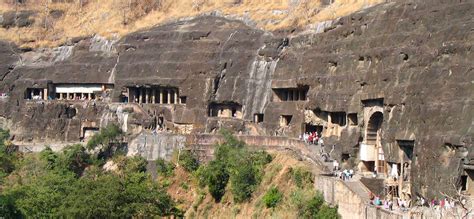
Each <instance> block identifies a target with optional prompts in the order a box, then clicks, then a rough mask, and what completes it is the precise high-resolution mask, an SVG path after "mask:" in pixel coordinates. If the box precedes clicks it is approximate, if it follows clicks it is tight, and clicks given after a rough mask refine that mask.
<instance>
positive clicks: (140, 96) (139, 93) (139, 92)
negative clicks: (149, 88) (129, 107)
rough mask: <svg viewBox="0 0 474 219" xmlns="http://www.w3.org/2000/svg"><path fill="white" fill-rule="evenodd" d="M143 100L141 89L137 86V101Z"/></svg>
mask: <svg viewBox="0 0 474 219" xmlns="http://www.w3.org/2000/svg"><path fill="white" fill-rule="evenodd" d="M142 100H143V89H142V88H138V103H142Z"/></svg>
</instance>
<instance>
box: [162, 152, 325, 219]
mask: <svg viewBox="0 0 474 219" xmlns="http://www.w3.org/2000/svg"><path fill="white" fill-rule="evenodd" d="M313 168H314V167H313ZM317 171H318V170H315V169H312V167H311V165H310V164H308V163H305V162H303V161H299V160H298V159H297V157H295V156H293V155H292V154H291V153H282V152H277V153H273V160H272V162H270V163H269V164H268V165H267V166H266V167H265V169H264V175H263V177H262V182H261V183H260V185H258V187H257V188H256V189H255V192H254V193H253V196H252V198H251V199H250V200H249V201H246V202H243V203H236V202H235V201H234V200H233V196H232V193H231V192H230V191H228V192H226V193H225V195H224V196H223V197H222V200H221V201H220V202H218V203H216V202H215V200H214V199H213V198H212V196H211V195H210V194H208V193H207V191H206V189H205V188H200V187H199V186H198V183H197V182H196V181H195V180H194V177H193V176H192V174H189V173H188V172H186V171H185V170H183V168H177V169H175V171H174V175H173V177H171V178H163V179H162V181H163V180H164V181H168V182H169V183H170V186H169V187H168V194H170V195H171V196H172V197H173V199H174V200H177V201H178V203H180V205H181V206H180V208H181V209H182V210H183V211H185V212H186V213H185V216H186V217H189V218H222V217H223V216H225V217H234V218H273V217H277V218H295V216H296V215H299V216H303V215H304V214H305V210H306V209H305V207H304V205H305V203H306V202H309V201H310V200H311V199H312V198H314V197H315V196H316V191H315V190H314V188H313V184H312V180H313V176H314V175H313V174H314V173H316V172H317ZM229 187H230V186H228V188H227V190H229ZM274 187H275V188H277V190H278V191H279V192H281V194H282V195H283V196H282V199H281V200H280V202H278V204H277V206H276V207H274V208H268V207H266V205H265V200H264V199H265V194H266V193H267V191H269V190H271V189H272V188H274Z"/></svg>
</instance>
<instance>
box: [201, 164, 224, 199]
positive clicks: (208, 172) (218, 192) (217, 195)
mask: <svg viewBox="0 0 474 219" xmlns="http://www.w3.org/2000/svg"><path fill="white" fill-rule="evenodd" d="M198 178H199V180H200V184H201V185H207V187H208V189H209V193H210V194H211V196H212V197H213V198H214V200H215V201H216V202H219V201H220V200H221V198H222V196H224V194H225V188H226V186H227V182H228V181H229V173H228V172H227V169H226V165H225V164H224V163H222V162H219V161H216V160H213V161H211V162H209V164H208V165H207V166H206V167H205V168H202V169H200V170H199V171H198Z"/></svg>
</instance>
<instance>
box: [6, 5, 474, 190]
mask: <svg viewBox="0 0 474 219" xmlns="http://www.w3.org/2000/svg"><path fill="white" fill-rule="evenodd" d="M473 10H474V4H473V3H472V2H450V3H442V2H392V3H386V4H382V5H378V6H376V7H373V8H369V9H366V10H365V11H361V12H358V13H355V14H353V15H351V16H348V17H343V18H340V19H337V20H334V21H327V22H323V23H321V24H315V25H314V27H313V28H311V29H309V30H307V31H305V32H301V33H291V32H289V33H286V32H284V31H282V32H278V33H277V32H276V33H269V32H264V31H262V30H259V29H255V28H253V27H249V26H247V25H245V24H244V23H242V22H240V21H234V20H228V19H225V18H221V17H214V16H203V17H197V18H193V19H188V20H182V21H177V22H172V23H169V24H166V25H162V26H157V27H154V28H151V29H148V30H143V31H139V32H136V33H133V34H130V35H128V36H126V37H124V38H122V39H118V40H117V41H108V40H105V39H103V38H100V37H98V36H96V37H91V38H85V39H75V40H72V41H71V43H70V44H68V45H64V46H63V47H61V48H57V49H49V50H34V51H28V52H18V53H21V54H20V56H15V52H14V51H16V49H11V48H10V46H9V44H8V43H5V42H3V43H0V52H1V54H2V55H0V59H2V61H3V62H1V66H0V68H3V69H4V70H5V71H0V73H2V74H3V75H2V78H3V79H2V80H1V82H0V91H1V92H5V93H8V95H9V97H8V99H7V100H2V101H0V116H2V117H5V118H8V120H10V121H11V123H12V124H14V125H13V126H12V127H11V129H12V132H13V133H15V139H16V140H17V141H19V142H30V141H38V142H41V141H47V140H50V141H79V139H80V138H81V133H82V132H83V129H82V128H83V127H86V126H87V124H85V122H84V121H86V120H87V121H89V120H90V121H95V123H96V125H90V126H91V127H102V125H103V124H100V121H101V120H103V119H104V118H108V119H106V120H107V121H116V122H118V121H119V120H120V119H119V118H122V119H121V120H120V123H121V124H122V126H123V125H125V126H129V127H131V130H133V131H131V132H134V134H137V133H138V132H139V131H141V129H142V128H147V127H148V128H150V127H151V128H154V127H155V126H156V124H157V123H160V122H158V121H160V120H161V119H163V120H164V121H163V124H164V126H165V127H166V129H169V130H170V131H177V132H178V131H180V132H181V131H183V130H184V131H183V132H188V131H189V130H188V129H191V131H189V132H192V133H203V132H212V131H214V130H216V129H217V128H219V127H229V128H231V129H234V130H237V131H239V132H240V133H241V134H248V133H258V134H261V135H280V136H288V137H297V136H298V135H299V134H301V133H302V132H303V131H305V129H306V127H305V123H307V124H308V125H311V127H310V128H321V129H322V130H323V137H324V139H325V144H326V145H333V144H335V148H334V149H335V151H334V154H336V157H337V158H342V157H347V156H349V157H351V156H352V157H357V156H358V155H357V154H358V153H359V150H360V147H361V146H360V145H361V143H364V142H367V141H368V138H369V137H370V135H372V134H374V133H378V135H377V137H376V139H378V140H377V141H378V142H379V143H380V145H382V148H383V151H384V157H385V161H387V162H388V164H387V165H389V164H391V163H399V162H400V161H399V156H400V154H401V153H402V151H401V149H400V148H401V146H400V144H401V143H400V142H411V143H412V144H413V156H412V159H411V163H412V167H411V170H410V171H411V172H410V174H411V181H412V194H414V195H415V194H423V195H426V196H429V197H434V196H438V195H439V191H447V190H449V189H450V188H451V187H452V186H451V184H456V183H457V182H456V181H457V180H458V179H459V175H460V173H461V171H462V164H463V162H464V163H469V160H470V159H473V160H474V152H473V151H472V150H474V149H473V147H472V139H473V135H474V130H473V123H472V118H473V117H474V108H473V107H472V106H473V99H472V98H473V94H474V90H473V87H474V86H473V81H474V73H473V69H474V68H473V63H472V60H473V58H474V56H473V54H472V52H471V49H472V46H473V42H474V34H473V32H472V29H473V28H474V23H472V15H471V13H470V12H472V11H473ZM20 57H21V59H20ZM19 60H21V61H19ZM2 66H3V67H2ZM3 72H5V73H3ZM84 83H97V84H107V85H113V86H114V90H113V92H112V93H111V102H114V103H113V104H116V105H119V106H121V107H127V106H125V105H128V107H131V108H133V110H131V111H128V110H126V111H127V112H130V113H129V114H127V119H125V120H124V119H123V116H117V115H123V111H118V110H115V108H113V107H110V106H108V105H110V104H112V103H110V102H104V103H100V104H98V105H96V106H92V105H88V104H84V103H80V104H79V103H70V102H67V101H66V102H61V101H55V100H51V101H46V102H44V103H41V102H31V101H25V100H24V97H25V91H26V89H27V88H31V87H33V88H35V86H36V87H45V86H48V84H84ZM137 86H138V87H151V86H161V87H173V88H177V89H179V96H180V98H181V97H184V100H185V103H182V102H180V104H151V103H150V104H124V103H117V102H121V101H122V100H123V97H124V92H126V91H127V88H134V87H137ZM296 91H297V92H296ZM281 92H282V93H281ZM290 93H291V95H292V97H291V98H290V97H289V94H290ZM280 94H281V95H283V96H281V97H280V96H279V95H280ZM306 94H307V95H306ZM280 98H283V99H285V98H287V99H288V100H292V101H285V100H286V99H285V100H283V101H280V100H279V99H280ZM295 100H296V101H295ZM72 102H74V101H72ZM71 104H72V105H74V108H75V109H77V112H76V116H73V117H72V118H69V117H68V116H67V115H68V114H67V113H65V110H66V109H67V108H68V107H71V106H70V105H71ZM77 104H79V105H81V104H82V105H83V107H78V106H77V107H76V106H75V105H77ZM214 106H219V107H224V108H225V107H226V106H228V107H229V109H225V110H228V111H230V112H229V113H228V114H229V115H230V117H229V118H221V117H219V116H217V115H221V114H219V113H216V115H214V114H213V112H214V111H213V110H216V111H219V110H222V109H212V107H214ZM94 107H95V108H94ZM232 107H234V108H235V109H234V108H232ZM234 111H235V112H234ZM224 114H225V113H224ZM256 114H257V115H256ZM233 115H236V116H233ZM376 116H380V118H381V119H380V121H381V123H377V122H374V121H373V120H371V118H372V119H374V118H375V117H376ZM101 118H102V119H101ZM255 118H258V119H257V120H256V121H255V122H254V119H255ZM260 120H261V121H260ZM124 121H125V123H124ZM380 121H379V122H380ZM163 124H160V125H163ZM81 127H82V128H81ZM87 127H88V126H87ZM378 127H380V129H378ZM306 130H307V129H306ZM144 142H146V141H144ZM466 151H467V152H468V153H465V152H466ZM466 154H467V155H466ZM428 188H430V189H428Z"/></svg>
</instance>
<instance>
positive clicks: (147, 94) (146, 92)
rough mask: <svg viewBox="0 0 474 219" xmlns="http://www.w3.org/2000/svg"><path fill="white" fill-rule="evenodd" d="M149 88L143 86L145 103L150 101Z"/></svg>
mask: <svg viewBox="0 0 474 219" xmlns="http://www.w3.org/2000/svg"><path fill="white" fill-rule="evenodd" d="M149 93H150V89H148V88H145V103H150V95H149Z"/></svg>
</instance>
